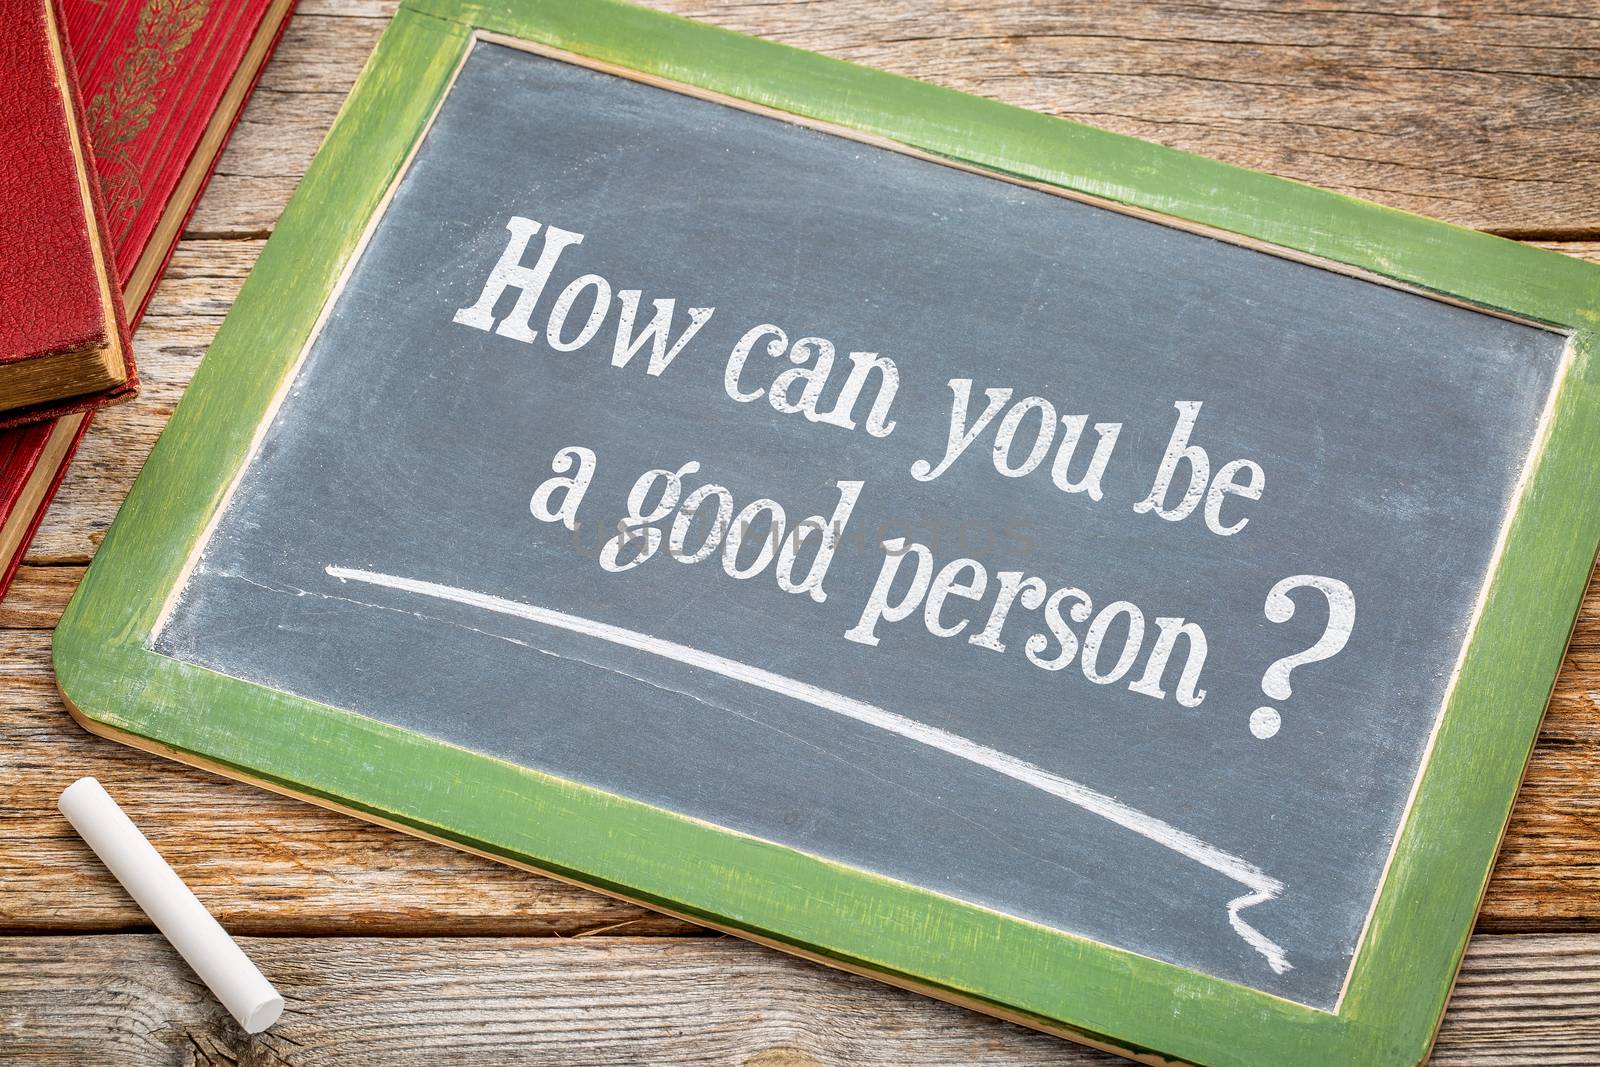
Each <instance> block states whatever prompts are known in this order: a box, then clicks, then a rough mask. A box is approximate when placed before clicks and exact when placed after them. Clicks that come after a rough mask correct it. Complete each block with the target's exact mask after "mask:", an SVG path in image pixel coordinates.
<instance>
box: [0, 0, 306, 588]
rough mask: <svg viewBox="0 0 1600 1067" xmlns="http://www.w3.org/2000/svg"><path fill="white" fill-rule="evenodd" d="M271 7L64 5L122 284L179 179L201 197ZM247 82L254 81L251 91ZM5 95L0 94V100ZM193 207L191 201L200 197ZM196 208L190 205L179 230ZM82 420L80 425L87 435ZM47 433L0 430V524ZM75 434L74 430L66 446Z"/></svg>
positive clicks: (85, 0) (109, 1) (144, 2)
mask: <svg viewBox="0 0 1600 1067" xmlns="http://www.w3.org/2000/svg"><path fill="white" fill-rule="evenodd" d="M270 7H271V0H62V2H61V7H60V10H61V12H62V15H63V23H64V25H65V27H66V36H67V45H68V48H69V50H70V52H71V55H72V58H73V66H74V67H75V69H76V71H77V75H78V82H79V86H80V89H81V95H82V97H83V99H84V100H85V101H86V102H87V103H86V121H87V124H88V127H89V134H90V141H91V144H92V146H93V153H94V165H95V168H96V171H97V172H98V174H99V177H100V187H101V192H102V194H103V198H104V201H105V204H106V209H107V218H106V222H107V232H108V236H109V238H110V241H111V244H110V247H111V249H112V254H113V259H114V262H115V265H116V267H117V275H118V277H120V278H127V277H128V275H129V273H130V272H131V271H132V269H133V267H134V265H135V264H137V263H138V262H139V260H140V258H141V257H142V256H144V255H145V253H146V250H147V249H148V248H149V247H150V242H151V241H152V240H153V238H154V230H155V227H156V225H157V223H158V222H159V220H160V218H161V215H162V212H163V211H164V210H165V209H166V206H167V202H168V201H169V200H170V199H171V198H172V196H173V194H174V193H175V192H176V191H177V187H178V184H179V182H180V181H182V180H183V178H184V177H185V175H186V174H188V173H189V171H190V170H192V169H198V168H203V170H202V182H201V185H202V188H203V185H204V179H206V178H209V176H210V174H211V171H212V170H213V169H214V168H215V166H216V161H217V159H218V158H219V157H220V156H221V154H222V152H221V148H220V146H219V147H218V148H217V150H216V151H215V152H214V153H202V152H201V148H202V146H201V144H200V142H201V138H202V136H203V135H204V133H205V129H206V125H207V123H209V122H210V121H211V118H212V115H213V114H214V113H215V111H216V110H217V109H218V107H219V106H220V105H221V104H222V103H223V96H224V95H225V94H226V92H227V89H228V86H229V84H230V82H231V81H232V79H233V77H234V74H235V73H236V72H237V71H238V69H239V65H240V63H241V62H242V61H243V60H244V59H245V58H246V53H247V52H248V51H249V49H250V46H251V44H252V43H253V42H254V41H255V39H256V38H257V36H258V35H260V34H261V33H262V32H264V31H267V30H269V28H268V27H266V26H264V25H263V22H264V20H265V18H266V16H267V15H268V13H269V8H270ZM287 25H288V19H287V18H284V19H283V20H282V21H281V22H279V23H277V24H276V26H275V27H272V28H270V29H271V32H273V38H272V41H271V42H270V44H269V47H268V49H267V52H268V54H269V55H270V53H271V50H272V48H273V47H275V46H276V44H277V39H278V37H279V36H281V34H282V33H283V28H284V27H285V26H287ZM265 65H266V64H265V62H263V63H262V64H261V66H262V67H265ZM0 69H5V68H4V67H0ZM259 73H260V72H259V70H257V72H256V76H259ZM254 84H255V81H254V78H252V80H251V83H250V87H251V88H253V87H254ZM3 95H4V93H3V89H0V99H3ZM246 97H248V93H246ZM242 111H243V102H242V101H240V103H239V106H238V108H236V109H235V110H234V113H233V114H232V115H231V116H229V122H228V131H229V132H231V131H232V128H233V125H234V124H235V123H236V122H237V121H238V117H239V113H240V112H242ZM224 143H226V137H224ZM194 200H195V202H198V200H199V195H198V194H197V195H196V196H195V198H194ZM192 211H193V203H191V204H190V205H189V208H188V210H187V211H186V212H185V221H187V217H188V213H189V212H192ZM181 230H182V227H181V226H180V227H179V231H180V232H181ZM175 243H176V242H175V241H173V242H169V243H168V245H167V246H166V247H164V248H162V249H160V250H159V251H158V252H153V253H152V254H157V255H159V256H160V264H161V267H162V269H165V266H166V261H167V259H168V258H169V257H170V256H171V255H172V247H173V245H174V244H175ZM158 273H159V272H158ZM154 289H155V286H154V285H151V286H150V287H149V290H148V291H147V292H145V293H144V294H143V296H142V297H141V298H140V299H139V300H138V302H137V305H136V306H133V305H130V311H131V312H132V314H131V315H130V316H129V318H130V319H131V322H132V324H133V325H135V326H136V325H137V324H138V321H139V319H140V318H142V317H143V315H144V310H145V306H146V305H147V304H148V302H149V298H150V295H151V293H153V292H154ZM88 422H89V420H88V419H85V420H84V429H87V427H88ZM49 430H50V426H49V424H48V423H42V424H37V425H32V426H23V427H20V428H17V429H10V430H0V525H3V524H4V523H6V522H7V521H10V520H12V519H18V520H20V519H21V516H13V515H11V511H12V509H13V507H14V506H15V505H16V502H17V494H18V493H20V492H21V489H22V487H23V486H24V485H25V484H26V483H27V481H28V478H29V476H30V475H32V474H33V472H34V469H35V466H36V465H37V463H38V461H39V457H40V453H41V451H42V449H43V447H44V443H45V441H46V439H47V438H48V436H49ZM82 437H83V433H82V431H81V430H80V432H79V433H78V435H77V437H76V439H75V440H74V443H73V448H74V449H76V446H77V442H78V441H81V440H82ZM71 455H72V450H69V451H68V453H67V456H66V457H65V458H63V459H62V460H61V462H60V466H59V469H58V470H57V471H56V473H55V476H54V478H53V479H52V483H51V486H50V490H49V492H48V493H46V495H45V497H44V500H43V502H42V503H41V505H40V507H39V508H38V510H37V511H36V512H35V514H34V515H33V516H32V517H31V520H30V528H29V530H28V532H27V536H26V537H24V538H23V540H22V543H21V545H20V547H19V548H18V550H17V552H16V553H15V555H14V557H13V558H12V559H11V560H9V561H6V560H0V597H3V596H4V595H5V590H6V587H7V586H8V585H9V584H10V581H11V578H12V575H13V574H14V572H15V570H16V567H17V564H18V563H19V562H20V560H21V558H22V556H23V554H24V553H25V552H26V551H27V547H28V542H29V541H31V540H32V538H33V534H34V531H35V530H36V529H37V527H38V524H39V521H40V519H41V518H42V516H43V511H44V508H45V507H47V506H48V505H49V502H50V498H51V497H52V496H53V495H54V493H55V489H56V486H58V485H59V484H60V481H61V478H62V476H63V475H64V474H65V473H66V468H67V463H68V461H69V460H70V458H71Z"/></svg>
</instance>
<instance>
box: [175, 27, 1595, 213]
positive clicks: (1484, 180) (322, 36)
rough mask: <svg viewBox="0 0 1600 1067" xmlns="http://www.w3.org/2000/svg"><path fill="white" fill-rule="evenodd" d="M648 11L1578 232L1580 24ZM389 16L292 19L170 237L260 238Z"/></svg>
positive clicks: (1439, 204)
mask: <svg viewBox="0 0 1600 1067" xmlns="http://www.w3.org/2000/svg"><path fill="white" fill-rule="evenodd" d="M652 6H656V7H659V8H662V9H664V10H668V11H672V12H674V13H677V14H681V15H688V16H690V17H694V18H699V19H703V20H705V21H708V22H712V23H716V24H718V25H722V26H726V27H728V28H730V29H736V30H740V31H742V32H746V33H754V34H757V35H760V36H763V37H768V38H771V39H774V40H779V41H783V42H785V43H788V44H794V45H797V46H799V47H802V48H808V49H811V50H814V51H818V52H823V53H826V54H829V55H834V56H838V57H840V58H843V59H848V60H852V61H855V62H859V63H865V64H868V65H870V66H875V67H880V68H882V69H884V70H889V71H893V72H895V73H899V74H906V75H910V76H913V77H918V78H922V79H924V80H927V81H932V82H935V83H937V84H940V85H945V86H949V87H951V88H955V89H960V90H963V91H966V92H972V93H977V94H979V95H982V96H987V97H991V98H994V99H998V100H1003V101H1005V102H1007V103H1012V104H1017V105H1020V106H1022V107H1028V108H1032V109H1034V110H1038V111H1042V112H1046V113H1048V114H1053V115H1059V116H1062V117H1065V118H1070V119H1073V120H1076V121H1080V122H1086V123H1089V124H1091V125H1094V126H1099V127H1101V128H1104V129H1109V130H1114V131H1116V132H1118V133H1126V134H1131V135H1134V136H1137V137H1144V138H1147V139H1150V140H1154V141H1159V142H1161V143H1163V144H1168V145H1171V146H1173V147H1175V148H1181V149H1184V150H1187V151H1193V152H1199V153H1201V154H1204V155H1209V156H1214V157H1216V158H1219V159H1223V160H1226V161H1228V162H1231V163H1237V164H1241V165H1243V166H1249V167H1256V168H1259V169H1262V170H1267V171H1271V172H1272V173H1275V174H1281V175H1283V176H1285V177H1290V178H1296V179H1299V180H1302V181H1309V182H1312V183H1314V184H1318V185H1323V186H1327V187H1329V188H1333V189H1337V190H1339V191H1341V192H1347V193H1351V194H1353V195H1357V196H1364V197H1367V198H1369V199H1375V200H1378V201H1380V202H1382V203H1385V204H1389V205H1392V206H1394V207H1401V208H1405V209H1407V210H1412V211H1419V212H1423V213H1425V214H1430V215H1435V216H1437V217H1440V218H1443V219H1446V220H1448V221H1451V222H1456V223H1460V224H1462V225H1466V226H1474V227H1478V228H1491V229H1496V230H1499V231H1504V232H1508V233H1515V234H1519V235H1527V236H1533V235H1536V234H1545V235H1550V236H1554V235H1564V236H1567V237H1569V238H1580V237H1583V236H1586V235H1587V236H1593V235H1596V234H1600V201H1597V200H1596V198H1595V197H1593V196H1592V195H1590V193H1591V185H1590V178H1589V174H1590V170H1591V169H1592V166H1593V163H1594V152H1593V147H1592V145H1593V141H1592V137H1591V136H1590V134H1591V131H1592V130H1593V129H1595V128H1596V127H1597V126H1600V93H1597V92H1595V91H1594V86H1595V82H1596V80H1597V79H1600V10H1597V9H1596V8H1595V7H1594V5H1592V4H1589V3H1585V2H1583V0H1568V2H1566V3H1562V4H1557V5H1542V7H1543V8H1544V10H1542V11H1540V12H1538V13H1532V12H1524V13H1510V12H1507V11H1505V10H1504V9H1503V5H1498V4H1494V3H1491V2H1489V0H1472V2H1463V3H1457V4H1452V5H1450V7H1449V8H1448V9H1441V8H1439V6H1438V5H1437V4H1433V3H1426V2H1424V0H1411V2H1407V3H1397V4H1384V5H1364V6H1363V7H1361V8H1354V7H1348V6H1343V7H1341V6H1338V5H1329V6H1326V7H1323V8H1320V9H1312V8H1307V7H1305V6H1304V5H1302V4H1294V3H1289V2H1287V0H1279V2H1275V3H1264V2H1248V3H1231V4H1227V5H1221V4H1213V3H1204V2H1195V3H1183V4H1169V5H1163V6H1161V7H1160V8H1148V7H1140V6H1138V5H1119V6H1111V7H1107V6H1105V5H1102V4H1097V3H1092V2H1090V0H1076V2H1072V3H1058V4H1050V5H1033V4H1028V5H1021V4H1005V5H999V4H988V3H982V2H973V0H811V2H809V3H805V4H751V3H748V2H745V0H653V4H652ZM390 9H391V5H387V4H376V3H360V4H350V5H346V4H340V3H333V2H328V3H320V4H316V5H302V6H301V8H300V14H298V15H297V16H296V18H295V19H294V20H293V22H291V24H290V26H289V29H288V32H287V33H286V34H285V38H284V42H283V46H282V47H281V48H280V49H279V52H278V54H277V56H276V57H274V59H273V61H272V63H271V64H270V65H269V66H268V68H267V70H266V72H265V75H264V76H263V78H262V82H261V86H260V88H259V89H258V90H257V93H256V95H255V97H254V98H253V99H252V100H251V102H250V105H249V106H248V107H247V109H246V111H245V114H244V117H243V121H242V123H241V125H240V128H239V130H238V132H237V133H236V135H235V137H234V139H233V141H232V143H231V144H230V145H229V147H228V150H227V151H226V152H225V153H224V155H223V158H222V161H221V164H220V165H219V167H218V173H217V177H216V179H215V180H214V181H213V183H212V186H211V189H210V191H209V192H208V194H207V196H206V197H205V199H204V200H203V201H202V202H201V204H200V208H199V211H198V212H197V213H196V215H195V218H194V219H193V220H192V222H191V224H190V228H191V230H192V231H193V232H195V233H202V234H213V235H223V234H231V235H239V234H260V233H265V232H266V231H267V230H268V229H270V227H271V226H272V224H273V222H274V220H275V219H276V218H277V214H278V212H279V210H281V208H282V206H283V204H284V203H285V202H286V201H287V199H288V197H289V194H290V193H291V192H292V191H293V188H294V185H295V182H296V181H297V180H298V178H299V176H300V174H301V173H302V172H303V170H304V168H305V163H306V161H307V160H309V159H310V157H311V154H312V153H313V152H314V151H315V149H316V146H317V145H318V144H319V143H320V142H321V139H322V134H323V132H325V130H326V128H327V125H328V124H329V123H331V121H332V119H333V116H334V114H335V113H336V112H337V110H338V108H339V105H340V104H341V103H342V102H343V98H344V95H345V93H346V92H348V90H349V87H350V85H351V84H352V83H353V82H354V80H355V76H356V74H357V72H358V71H359V70H360V68H361V64H362V63H363V62H365V60H366V57H367V55H368V54H369V53H370V51H371V49H372V47H373V44H374V43H375V42H376V40H377V36H378V35H379V33H381V31H382V28H383V25H384V22H385V21H386V19H385V18H384V15H385V13H386V12H387V11H388V10H390Z"/></svg>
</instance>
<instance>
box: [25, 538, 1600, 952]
mask: <svg viewBox="0 0 1600 1067" xmlns="http://www.w3.org/2000/svg"><path fill="white" fill-rule="evenodd" d="M80 573H81V570H80V569H79V568H76V567H61V568H57V567H41V566H34V567H28V568H25V569H24V570H22V571H21V572H20V574H19V578H18V584H17V586H16V587H15V589H14V591H13V593H12V597H10V598H8V599H7V602H6V608H5V614H6V616H7V617H9V618H10V619H11V620H12V625H17V626H32V627H38V626H50V625H54V622H55V619H56V618H57V617H58V615H59V613H60V610H61V608H62V607H64V606H65V602H66V596H67V592H68V586H70V585H71V584H73V583H74V582H75V581H76V578H77V576H78V575H79V574H80ZM13 598H15V601H14V603H13ZM0 636H3V638H4V640H3V641H0V781H4V782H7V783H8V786H7V790H6V792H7V796H6V801H7V802H6V806H5V810H4V811H3V812H0V870H3V871H7V872H9V873H8V874H7V876H6V889H7V892H5V893H0V930H9V931H13V932H21V931H83V930H126V929H130V928H138V927H140V926H142V925H144V919H143V918H142V916H141V915H140V913H139V912H138V910H137V909H136V908H135V907H134V905H133V903H132V902H131V901H130V900H128V898H127V897H126V896H125V895H124V894H123V893H122V891H121V890H120V889H119V888H118V887H117V885H116V884H115V883H114V882H113V881H112V880H111V878H110V876H109V875H107V874H106V872H105V871H104V869H102V868H101V866H100V864H99V862H98V861H97V860H95V858H94V856H93V855H92V854H91V853H90V852H89V851H88V849H87V848H86V847H84V845H83V844H82V842H80V841H79V840H78V839H77V838H76V837H75V836H74V835H73V833H72V830H71V828H70V827H69V826H68V825H67V823H66V821H65V820H64V819H62V818H61V816H60V815H59V814H58V813H57V812H56V809H55V798H56V796H57V795H58V794H59V793H60V791H61V790H62V789H63V788H65V787H66V786H67V785H68V784H69V783H70V782H72V781H73V780H75V779H76V778H78V777H80V776H82V775H86V774H92V775H94V776H96V777H98V778H99V779H100V780H101V782H103V783H104V784H105V786H106V788H107V789H109V790H110V791H111V792H112V794H113V795H115V796H116V797H117V798H118V799H119V800H121V801H122V802H123V803H124V804H125V805H126V806H127V808H128V810H129V811H130V812H131V813H132V814H133V816H134V818H135V819H136V820H137V821H138V822H139V823H140V825H141V826H142V827H144V829H145V831H146V833H148V834H149V836H150V838H151V840H152V841H154V842H155V843H156V845H157V847H158V848H160V849H161V850H162V851H163V853H165V854H166V855H167V856H168V858H169V859H170V860H171V861H172V863H173V865H174V866H175V867H177V869H178V870H179V871H180V872H182V873H183V875H184V877H185V878H187V879H189V880H190V881H191V883H192V884H193V885H194V887H195V889H196V891H197V892H198V893H199V894H200V896H201V897H202V898H203V899H204V900H205V901H206V902H207V903H208V904H209V905H210V906H211V907H212V908H213V909H215V910H216V911H217V913H218V914H219V916H221V917H222V918H223V921H225V922H227V923H228V924H229V925H230V927H232V928H234V929H237V930H239V931H241V932H244V933H305V934H312V933H332V934H376V933H384V934H409V935H422V934H432V933H446V932H449V933H462V934H466V933H479V934H489V933H497V934H518V935H557V936H571V935H574V934H581V933H586V932H595V931H599V930H602V929H606V928H611V929H615V930H618V931H621V932H624V933H633V934H669V933H676V934H686V933H690V932H693V929H694V928H692V927H689V926H687V925H686V924H684V923H681V922H679V921H677V920H674V919H669V918H665V917H662V916H657V915H654V914H652V913H650V912H646V911H643V910H641V909H637V908H634V907H632V906H630V905H625V904H620V903H617V902H615V901H611V900H608V899H606V898H604V897H600V896H598V895H596V894H592V893H588V892H585V891H583V890H579V889H574V888H572V887H569V886H564V885H562V884H560V883H557V882H554V881H552V880H549V879H544V878H539V877H536V876H534V875H530V874H526V873H524V872H522V871H519V870H516V869H514V868H511V867H506V866H503V865H501V864H498V863H493V862H490V861H489V860H485V859H481V858H479V857H476V856H470V855H467V854H466V853H463V852H457V851H456V850H454V849H449V848H445V847H444V846H442V845H435V844H431V843H429V842H426V841H421V840H418V839H416V838H412V837H409V836H407V835H404V834H400V833H397V832H395V831H391V830H386V829H383V828H381V827H377V826H370V825H368V824H365V823H361V822H358V821H356V820H354V819H350V818H346V817H344V816H341V815H335V814H332V813H330V812H326V811H323V810H321V809H319V808H315V807H312V806H311V805H308V804H302V803H299V802H297V801H293V800H289V799H286V798H283V797H279V796H275V795H273V794H270V793H267V792H264V791H262V790H259V789H256V788H253V787H251V786H246V785H242V784H239V783H236V782H229V781H224V780H222V779H220V778H217V777H215V776H213V775H210V774H206V773H203V772H201V771H196V770H193V769H190V768H187V767H183V766H180V765H178V764H175V763H171V762H169V761H166V760H161V759H158V758H156V757H154V756H151V755H148V754H146V753H143V752H138V751H135V750H133V749H130V748H125V747H123V746H121V745H117V744H114V743H112V742H110V741H105V740H103V739H100V738H96V737H93V736H91V735H89V734H87V733H85V732H84V731H83V730H81V729H79V727H78V726H77V725H76V724H75V723H73V722H72V720H71V719H70V718H69V717H68V716H67V713H66V710H65V708H63V707H62V706H61V702H60V698H59V697H58V696H57V695H56V691H55V686H54V684H53V676H52V674H51V672H50V666H49V638H48V634H47V633H46V632H45V631H44V630H42V629H11V630H6V631H0ZM1596 781H1600V576H1597V577H1596V580H1595V581H1593V582H1592V583H1591V584H1590V587H1589V592H1588V597H1587V599H1586V600H1585V602H1584V607H1583V611H1582V615H1581V617H1580V621H1579V624H1578V630H1577V634H1576V636H1575V638H1574V641H1573V646H1572V649H1571V651H1570V652H1569V653H1568V657H1567V666H1566V669H1565V671H1564V672H1563V673H1562V675H1561V679H1560V681H1559V682H1558V686H1557V693H1556V697H1555V699H1554V700H1553V702H1552V704H1551V708H1550V713H1549V715H1548V717H1547V718H1546V720H1545V725H1544V730H1543V733H1542V735H1541V737H1540V742H1539V745H1538V747H1537V748H1536V749H1535V751H1534V756H1533V762H1532V765H1531V766H1530V768H1529V771H1528V778H1527V781H1526V782H1525V783H1524V785H1523V789H1522V792H1521V794H1520V796H1519V798H1518V802H1517V806H1516V809H1515V811H1514V812H1513V815H1512V821H1511V827H1510V829H1509V830H1508V832H1507V834H1506V839H1505V843H1504V845H1503V847H1502V849H1501V853H1500V861H1499V865H1498V867H1497V869H1496V871H1495V875H1494V878H1493V879H1492V880H1491V881H1490V883H1489V890H1488V894H1487V897H1486V899H1485V901H1484V907H1483V911H1482V914H1481V915H1480V917H1479V924H1478V925H1479V929H1480V930H1496V931H1539V930H1546V931H1548V930H1600V794H1597V791H1596V790H1595V787H1594V785H1595V782H1596Z"/></svg>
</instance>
